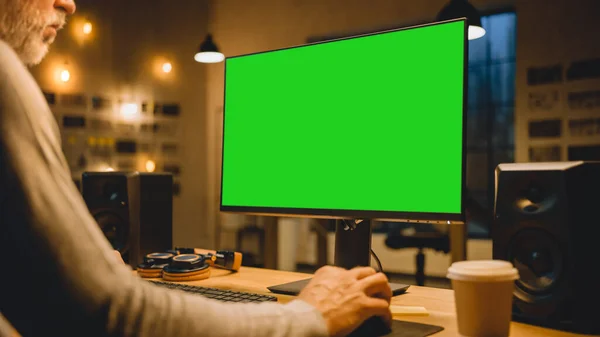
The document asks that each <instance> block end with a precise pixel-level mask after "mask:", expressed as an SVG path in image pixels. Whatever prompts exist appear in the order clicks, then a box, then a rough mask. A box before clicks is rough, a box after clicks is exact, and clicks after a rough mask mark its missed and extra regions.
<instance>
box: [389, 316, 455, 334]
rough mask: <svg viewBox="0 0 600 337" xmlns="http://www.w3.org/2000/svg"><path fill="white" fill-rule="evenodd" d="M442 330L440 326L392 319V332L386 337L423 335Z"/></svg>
mask: <svg viewBox="0 0 600 337" xmlns="http://www.w3.org/2000/svg"><path fill="white" fill-rule="evenodd" d="M442 330H444V328H443V327H441V326H436V325H428V324H421V323H413V322H405V321H397V320H393V321H392V332H390V333H389V334H387V335H386V337H425V336H431V335H433V334H434V333H438V332H440V331H442Z"/></svg>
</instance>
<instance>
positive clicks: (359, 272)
mask: <svg viewBox="0 0 600 337" xmlns="http://www.w3.org/2000/svg"><path fill="white" fill-rule="evenodd" d="M350 273H351V274H352V276H353V277H355V278H356V279H357V280H361V279H364V278H365V277H368V276H371V275H375V274H376V273H377V272H376V271H375V269H373V268H371V267H355V268H352V269H350Z"/></svg>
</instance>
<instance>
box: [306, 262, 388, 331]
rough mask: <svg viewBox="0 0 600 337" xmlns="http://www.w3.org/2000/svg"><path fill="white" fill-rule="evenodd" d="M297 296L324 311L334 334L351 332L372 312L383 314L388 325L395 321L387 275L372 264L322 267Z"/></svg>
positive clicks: (376, 314)
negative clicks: (366, 265) (349, 268)
mask: <svg viewBox="0 0 600 337" xmlns="http://www.w3.org/2000/svg"><path fill="white" fill-rule="evenodd" d="M298 298H300V299H302V300H304V301H305V302H307V303H309V304H311V305H313V306H314V307H316V308H317V310H319V311H320V312H321V313H322V314H323V318H324V319H325V322H326V323H327V329H328V331H329V335H330V336H333V337H340V336H345V335H347V334H349V333H350V332H352V331H354V330H355V329H356V328H358V327H359V326H360V325H361V324H362V323H363V322H364V321H365V320H367V319H368V318H369V317H371V316H381V317H382V318H383V319H384V320H385V321H386V322H387V323H388V325H389V324H391V321H392V313H391V312H390V300H391V298H392V290H391V289H390V286H389V285H388V279H387V277H386V276H385V275H384V274H382V273H376V272H375V270H374V269H373V268H370V267H357V268H354V269H351V270H345V269H342V268H338V267H331V266H325V267H323V268H320V269H319V270H317V272H316V273H315V275H314V277H313V279H312V280H311V281H310V282H309V283H308V285H307V286H306V287H305V288H304V289H303V290H302V292H301V293H300V294H299V295H298Z"/></svg>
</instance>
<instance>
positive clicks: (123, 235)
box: [94, 211, 129, 254]
mask: <svg viewBox="0 0 600 337" xmlns="http://www.w3.org/2000/svg"><path fill="white" fill-rule="evenodd" d="M94 218H95V219H96V222H97V223H98V226H99V227H100V229H101V230H102V232H103V233H104V235H105V236H106V238H107V239H108V241H109V242H110V244H111V245H112V246H113V249H115V250H118V251H119V252H121V253H122V254H123V253H125V252H126V251H127V250H128V248H129V247H127V243H128V242H129V241H128V240H129V235H128V233H127V231H126V228H127V226H126V224H125V221H124V220H123V219H122V218H121V217H120V216H119V215H117V214H115V213H113V212H106V211H105V212H99V213H96V214H95V215H94Z"/></svg>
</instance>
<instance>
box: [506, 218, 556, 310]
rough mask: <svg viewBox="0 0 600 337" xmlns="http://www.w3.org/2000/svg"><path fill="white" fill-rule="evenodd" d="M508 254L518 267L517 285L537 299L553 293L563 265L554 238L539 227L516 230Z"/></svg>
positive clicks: (533, 298)
mask: <svg viewBox="0 0 600 337" xmlns="http://www.w3.org/2000/svg"><path fill="white" fill-rule="evenodd" d="M508 249H509V252H508V257H509V261H511V262H512V263H513V264H514V266H515V267H516V268H517V269H518V270H519V275H520V278H519V280H517V281H516V283H517V287H518V289H520V290H522V291H523V292H525V293H527V294H529V295H531V296H532V300H536V299H539V298H541V297H544V296H546V295H550V294H551V293H552V289H553V288H554V287H555V285H556V283H557V282H559V278H560V275H561V273H562V271H563V269H564V266H563V256H562V252H561V250H560V246H559V245H558V243H557V241H556V240H555V239H554V238H553V237H552V236H551V235H550V234H549V233H548V232H546V231H544V230H541V229H533V228H530V229H525V230H522V231H520V232H518V233H517V234H516V235H515V236H514V237H513V239H512V241H511V243H510V245H509V248H508Z"/></svg>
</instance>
